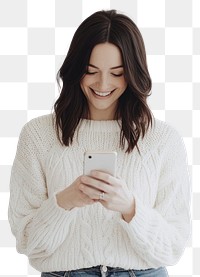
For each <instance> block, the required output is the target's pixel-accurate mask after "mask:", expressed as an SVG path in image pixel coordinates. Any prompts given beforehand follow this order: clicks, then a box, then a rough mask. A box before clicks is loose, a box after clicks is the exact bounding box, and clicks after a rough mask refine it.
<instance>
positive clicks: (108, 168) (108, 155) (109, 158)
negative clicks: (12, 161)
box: [84, 151, 117, 176]
mask: <svg viewBox="0 0 200 277" xmlns="http://www.w3.org/2000/svg"><path fill="white" fill-rule="evenodd" d="M116 166H117V152H91V151H88V152H85V154H84V175H90V174H91V173H90V172H91V171H92V170H99V171H103V172H105V173H109V174H110V175H112V176H116Z"/></svg>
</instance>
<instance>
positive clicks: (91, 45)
mask: <svg viewBox="0 0 200 277" xmlns="http://www.w3.org/2000/svg"><path fill="white" fill-rule="evenodd" d="M60 79H61V80H62V83H63V84H62V88H61V93H60V96H59V98H58V99H57V101H56V103H55V105H54V108H55V112H54V113H53V114H50V115H45V116H42V117H38V118H36V119H33V120H31V121H30V122H28V123H27V124H26V125H25V126H24V127H23V129H22V132H21V134H20V138H19V143H18V148H17V153H16V157H15V160H14V164H13V167H12V174H11V181H10V191H11V193H10V201H9V222H10V225H11V229H12V232H13V234H14V235H15V237H16V242H17V244H16V245H17V250H18V252H20V253H23V254H25V255H27V256H28V257H29V261H30V263H31V265H32V266H33V267H34V268H36V269H37V270H38V271H41V272H42V275H41V276H43V277H50V276H72V277H78V276H81V275H83V276H85V277H87V276H108V277H114V276H119V277H129V276H132V277H133V276H134V277H139V276H140V277H143V276H145V277H166V276H168V274H167V271H166V268H165V267H166V266H168V265H172V264H174V263H176V262H177V261H178V260H179V259H180V257H181V255H182V253H183V251H184V248H185V245H186V242H187V239H188V236H189V232H190V207H189V202H190V185H189V177H188V170H187V160H186V153H185V148H184V144H183V140H182V138H181V137H180V136H179V134H178V133H177V131H176V130H174V129H173V128H172V127H170V126H169V125H167V124H166V123H164V122H162V121H159V120H156V119H153V116H152V114H151V111H150V109H149V107H148V105H147V101H146V100H147V97H148V96H149V93H150V91H151V78H150V76H149V72H148V68H147V63H146V54H145V48H144V43H143V39H142V36H141V34H140V32H139V30H138V28H137V26H136V25H135V23H134V22H133V21H132V20H131V19H130V18H128V17H127V16H125V15H123V14H120V13H117V12H116V11H115V10H110V11H100V12H96V13H94V14H93V15H91V16H90V17H88V18H87V19H86V20H85V21H84V22H83V23H82V24H81V25H80V26H79V27H78V29H77V31H76V32H75V34H74V37H73V39H72V42H71V45H70V49H69V52H68V54H67V56H66V58H65V60H64V62H63V65H62V66H61V68H60V70H59V72H58V74H57V80H58V82H59V80H60ZM87 151H88V152H89V153H93V152H98V154H102V153H104V152H106V154H108V152H109V153H110V154H113V152H115V157H116V156H117V162H116V159H114V161H115V162H114V163H115V164H116V171H117V174H118V176H115V175H114V176H113V175H112V174H109V173H108V171H106V170H105V171H103V170H102V168H105V167H101V165H102V163H103V165H104V166H105V163H104V160H105V158H104V159H103V162H102V163H100V159H99V160H98V165H99V164H101V165H100V167H99V168H96V166H95V167H94V166H93V168H94V169H95V170H94V171H93V170H92V171H91V172H90V174H89V175H83V168H84V166H83V165H84V156H85V154H86V152H87ZM99 152H100V153H99ZM98 154H97V156H98ZM105 156H106V155H105ZM105 156H103V157H105ZM90 157H92V154H91V156H90ZM98 157H99V156H98ZM107 157H108V156H107ZM94 164H97V163H94ZM110 164H111V166H110V167H111V168H112V162H110V163H109V165H110Z"/></svg>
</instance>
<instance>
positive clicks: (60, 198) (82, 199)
mask: <svg viewBox="0 0 200 277" xmlns="http://www.w3.org/2000/svg"><path fill="white" fill-rule="evenodd" d="M80 185H81V176H79V177H78V178H77V179H76V180H75V181H74V182H73V183H72V184H71V185H70V186H69V187H67V188H65V189H64V190H62V191H60V192H58V193H57V194H56V199H57V204H58V205H59V206H60V207H61V208H63V209H65V210H71V209H73V208H75V207H84V206H86V205H91V204H94V203H95V202H96V200H92V199H91V198H89V196H87V195H86V194H84V193H83V192H82V191H81V190H80V189H79V187H80Z"/></svg>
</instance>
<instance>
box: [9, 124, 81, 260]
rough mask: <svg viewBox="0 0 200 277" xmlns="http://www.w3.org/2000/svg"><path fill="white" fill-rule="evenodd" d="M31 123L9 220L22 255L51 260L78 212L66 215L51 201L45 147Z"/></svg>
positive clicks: (21, 148) (13, 182)
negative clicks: (49, 257)
mask: <svg viewBox="0 0 200 277" xmlns="http://www.w3.org/2000/svg"><path fill="white" fill-rule="evenodd" d="M30 126H31V123H28V124H26V125H25V126H24V128H23V129H22V132H21V134H20V137H19V142H18V146H17V153H16V156H15V160H14V163H13V166H12V171H11V178H10V199H9V207H8V220H9V223H10V226H11V231H12V233H13V235H14V236H15V237H16V248H17V251H18V252H19V253H22V254H25V255H27V256H28V257H29V258H41V257H43V258H45V257H48V256H50V255H51V254H52V253H53V252H54V251H55V250H56V249H57V248H58V247H59V246H60V245H61V244H62V242H63V241H64V240H65V239H66V237H67V234H68V231H69V228H70V224H71V223H72V220H73V219H74V218H75V213H76V209H74V210H71V211H65V210H64V209H62V208H61V207H59V206H58V205H57V201H56V197H55V194H54V195H53V196H51V197H48V192H47V184H46V180H45V173H44V172H43V169H42V162H41V157H42V155H44V153H42V151H43V150H42V149H41V145H42V142H41V140H42V138H41V136H40V137H38V135H37V132H36V131H35V130H34V132H33V126H31V127H30Z"/></svg>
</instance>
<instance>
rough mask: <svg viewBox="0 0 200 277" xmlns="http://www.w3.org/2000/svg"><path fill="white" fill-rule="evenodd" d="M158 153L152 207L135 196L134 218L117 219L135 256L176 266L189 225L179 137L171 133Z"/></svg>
mask: <svg viewBox="0 0 200 277" xmlns="http://www.w3.org/2000/svg"><path fill="white" fill-rule="evenodd" d="M159 151H160V155H161V156H162V158H161V159H162V162H161V168H160V169H159V170H160V173H159V176H160V177H159V183H158V190H157V196H156V201H155V204H154V206H153V208H150V207H149V206H147V205H145V203H143V202H142V201H141V200H140V197H139V196H135V201H136V202H135V203H136V214H135V216H134V217H133V219H132V220H131V222H129V223H126V222H125V221H123V220H122V219H121V220H120V223H121V225H122V227H123V228H124V229H125V230H126V232H127V234H128V236H129V238H130V242H131V244H132V247H133V248H134V249H135V251H136V252H137V254H138V256H140V257H141V258H142V259H143V260H145V261H146V262H148V264H150V265H151V266H152V267H158V266H161V265H163V266H168V265H173V264H175V263H177V261H178V260H179V259H180V257H181V255H182V253H183V251H184V249H185V246H186V242H187V240H188V237H189V235H190V226H191V217H190V195H191V188H190V181H189V175H188V168H187V158H186V151H185V148H184V144H183V140H182V138H181V137H180V136H179V135H178V134H177V132H176V131H173V132H171V135H170V136H169V137H168V138H167V140H166V141H165V144H164V143H163V145H162V146H161V147H160V149H159ZM152 185H153V184H152Z"/></svg>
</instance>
